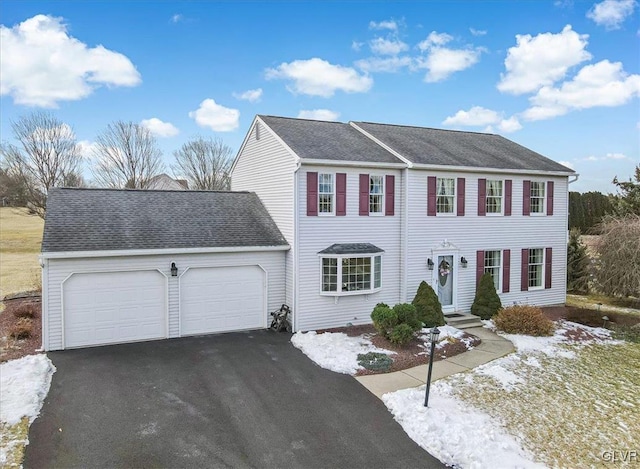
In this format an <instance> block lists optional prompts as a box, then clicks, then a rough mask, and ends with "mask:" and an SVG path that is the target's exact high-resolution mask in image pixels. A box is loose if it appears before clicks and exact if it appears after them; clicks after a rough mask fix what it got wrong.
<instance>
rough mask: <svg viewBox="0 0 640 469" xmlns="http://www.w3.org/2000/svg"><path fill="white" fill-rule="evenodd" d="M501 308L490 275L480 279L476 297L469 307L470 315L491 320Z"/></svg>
mask: <svg viewBox="0 0 640 469" xmlns="http://www.w3.org/2000/svg"><path fill="white" fill-rule="evenodd" d="M500 308H502V302H501V301H500V297H499V296H498V294H497V293H496V287H495V285H494V284H493V277H492V276H491V274H488V273H487V274H484V275H483V276H482V277H480V283H479V284H478V288H477V290H476V297H475V298H474V300H473V304H472V305H471V313H472V314H475V315H476V316H480V318H481V319H491V318H492V317H493V316H494V315H495V314H496V313H497V312H498V311H499V310H500Z"/></svg>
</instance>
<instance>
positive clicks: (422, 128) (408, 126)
mask: <svg viewBox="0 0 640 469" xmlns="http://www.w3.org/2000/svg"><path fill="white" fill-rule="evenodd" d="M351 122H353V123H354V124H356V125H358V124H372V125H384V126H387V127H407V128H411V129H421V130H437V131H439V132H458V133H464V134H474V135H492V136H495V137H501V135H499V134H495V133H490V132H477V131H473V130H456V129H440V128H437V127H422V126H419V125H409V124H386V123H383V122H368V121H351Z"/></svg>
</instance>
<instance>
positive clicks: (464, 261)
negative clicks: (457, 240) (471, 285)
mask: <svg viewBox="0 0 640 469" xmlns="http://www.w3.org/2000/svg"><path fill="white" fill-rule="evenodd" d="M468 263H469V261H468V260H467V259H465V257H464V256H462V257H461V258H460V264H462V268H463V269H466V268H467V264H468Z"/></svg>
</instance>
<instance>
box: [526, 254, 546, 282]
mask: <svg viewBox="0 0 640 469" xmlns="http://www.w3.org/2000/svg"><path fill="white" fill-rule="evenodd" d="M528 277H529V289H535V288H542V287H543V285H544V249H541V248H540V249H529V275H528Z"/></svg>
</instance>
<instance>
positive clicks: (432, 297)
mask: <svg viewBox="0 0 640 469" xmlns="http://www.w3.org/2000/svg"><path fill="white" fill-rule="evenodd" d="M411 304H412V305H413V306H415V307H416V311H417V312H418V319H419V320H420V322H422V323H423V324H424V327H434V326H444V325H445V322H444V315H443V314H442V305H441V304H440V300H439V299H438V295H436V292H435V291H433V288H431V285H429V284H428V283H427V282H425V281H424V280H423V281H422V282H420V286H419V287H418V291H417V292H416V296H415V297H414V298H413V301H412V302H411Z"/></svg>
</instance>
